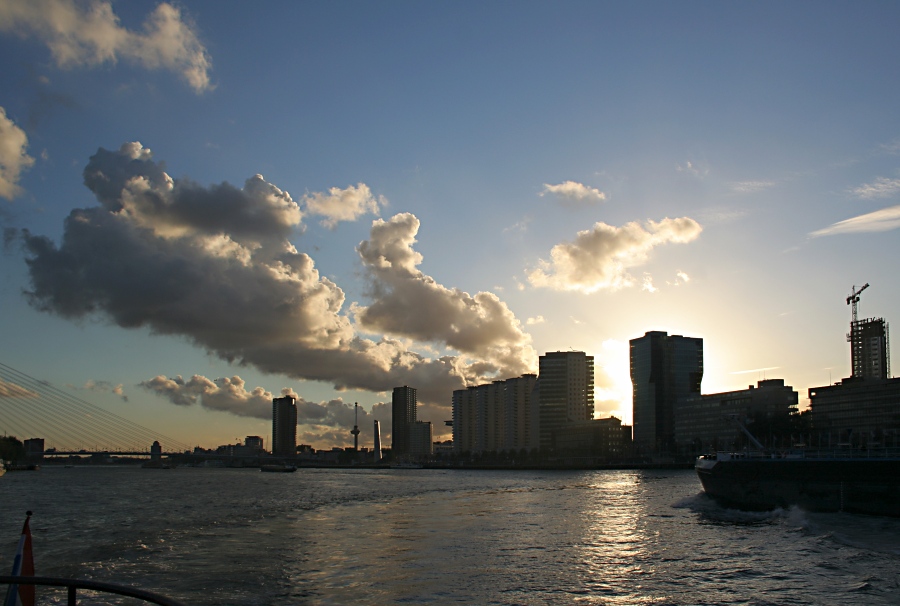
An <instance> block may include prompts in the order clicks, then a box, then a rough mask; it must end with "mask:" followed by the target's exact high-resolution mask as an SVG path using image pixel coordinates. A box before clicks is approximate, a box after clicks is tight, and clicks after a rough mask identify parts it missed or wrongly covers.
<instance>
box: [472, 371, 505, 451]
mask: <svg viewBox="0 0 900 606" xmlns="http://www.w3.org/2000/svg"><path fill="white" fill-rule="evenodd" d="M503 385H504V382H503V381H494V382H492V383H487V384H485V385H479V386H478V387H476V388H475V451H476V452H497V451H498V450H502V446H503V444H502V440H503Z"/></svg>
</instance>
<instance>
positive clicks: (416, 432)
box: [409, 421, 434, 459]
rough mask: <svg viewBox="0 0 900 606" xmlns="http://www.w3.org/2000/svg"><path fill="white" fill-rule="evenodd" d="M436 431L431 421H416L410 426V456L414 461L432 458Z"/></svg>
mask: <svg viewBox="0 0 900 606" xmlns="http://www.w3.org/2000/svg"><path fill="white" fill-rule="evenodd" d="M433 444H434V431H433V427H432V425H431V421H415V422H413V423H411V424H410V426H409V454H410V455H411V456H412V457H413V458H414V459H423V458H427V457H430V456H431V454H432V452H434V450H433V448H434V446H433Z"/></svg>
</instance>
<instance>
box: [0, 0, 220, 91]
mask: <svg viewBox="0 0 900 606" xmlns="http://www.w3.org/2000/svg"><path fill="white" fill-rule="evenodd" d="M0 31H5V32H12V33H15V34H18V35H20V36H23V37H25V36H29V35H31V36H35V37H37V38H39V39H40V40H41V41H42V42H44V43H45V44H46V45H47V46H48V47H49V48H50V52H51V53H52V54H53V59H54V60H55V61H56V64H57V66H59V67H60V68H63V69H67V68H73V67H79V66H94V65H101V64H104V63H116V62H117V61H119V60H124V61H127V62H130V63H134V64H136V65H139V66H141V67H143V68H146V69H167V70H170V71H173V72H176V73H178V74H179V75H180V76H181V77H182V78H183V79H184V80H185V81H187V83H188V84H189V85H190V86H191V88H193V89H194V91H196V92H198V93H200V92H203V91H205V90H208V89H210V88H211V83H210V77H209V71H210V69H211V62H210V58H209V54H208V52H207V50H206V47H205V46H204V45H203V43H202V42H201V41H200V38H199V37H198V35H197V32H196V31H195V28H194V26H193V24H191V23H190V22H188V21H187V20H185V18H184V17H183V15H182V14H181V10H180V9H179V8H177V7H176V6H173V5H172V4H169V3H167V2H162V3H160V4H158V5H157V6H156V8H155V9H154V10H153V12H152V13H151V14H150V15H149V16H148V17H147V20H146V21H145V22H144V25H143V31H131V30H128V29H126V28H124V27H122V26H121V24H120V23H119V18H118V16H116V14H115V12H114V11H113V7H112V3H111V2H108V1H103V0H92V1H89V2H75V1H74V0H4V1H3V2H0Z"/></svg>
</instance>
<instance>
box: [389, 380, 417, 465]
mask: <svg viewBox="0 0 900 606" xmlns="http://www.w3.org/2000/svg"><path fill="white" fill-rule="evenodd" d="M391 415H392V420H391V452H393V454H394V457H397V456H398V455H408V454H410V444H411V442H410V425H411V424H412V423H415V422H416V389H415V388H414V387H409V386H407V385H404V386H403V387H395V388H394V393H393V395H392V396H391Z"/></svg>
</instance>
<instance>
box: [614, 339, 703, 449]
mask: <svg viewBox="0 0 900 606" xmlns="http://www.w3.org/2000/svg"><path fill="white" fill-rule="evenodd" d="M630 358H631V384H632V412H633V417H634V429H633V431H634V449H635V452H636V453H637V454H641V455H649V454H659V453H672V452H674V450H675V402H676V401H677V400H678V399H679V398H686V397H693V396H699V395H700V383H701V381H702V380H703V339H700V338H694V337H683V336H681V335H671V336H670V335H668V334H667V333H665V332H661V331H652V332H648V333H646V334H644V336H643V337H639V338H637V339H632V340H631V341H630Z"/></svg>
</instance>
